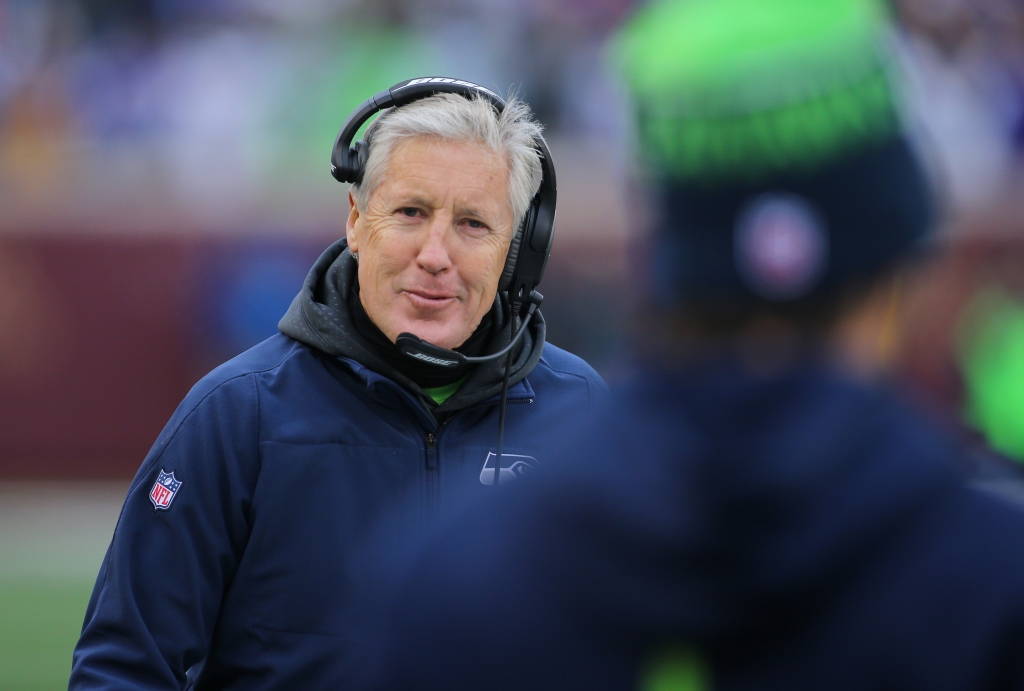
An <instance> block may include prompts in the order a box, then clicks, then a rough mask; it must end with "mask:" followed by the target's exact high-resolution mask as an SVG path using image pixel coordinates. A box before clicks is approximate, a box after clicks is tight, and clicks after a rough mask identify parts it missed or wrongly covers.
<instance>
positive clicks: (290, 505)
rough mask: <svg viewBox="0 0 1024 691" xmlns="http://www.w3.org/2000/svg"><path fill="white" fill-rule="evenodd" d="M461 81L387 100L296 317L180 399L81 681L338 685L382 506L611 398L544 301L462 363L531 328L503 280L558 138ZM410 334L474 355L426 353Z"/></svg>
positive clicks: (412, 499)
mask: <svg viewBox="0 0 1024 691" xmlns="http://www.w3.org/2000/svg"><path fill="white" fill-rule="evenodd" d="M416 81H419V80H416ZM447 82H451V80H447ZM470 86H471V85H470ZM464 91H465V93H462V94H452V93H441V94H434V95H429V94H427V95H424V96H422V97H420V98H417V99H416V100H414V101H413V102H411V103H407V104H404V105H401V107H394V108H389V109H387V110H386V111H385V112H384V114H383V115H381V116H380V117H378V118H377V120H376V121H375V122H374V123H373V124H372V125H371V127H370V128H369V130H368V132H367V138H366V141H367V142H369V144H368V145H367V144H363V145H360V146H359V147H357V149H358V151H361V152H362V154H363V155H366V158H365V161H360V162H359V163H360V165H361V169H360V170H359V171H358V174H357V175H355V176H354V177H355V178H356V179H357V180H358V182H357V184H355V185H354V186H353V187H352V190H351V191H350V194H349V202H350V206H351V211H350V213H349V217H348V224H347V229H346V232H347V240H342V241H340V242H338V243H337V244H335V245H334V246H332V247H330V248H329V249H328V250H327V251H326V252H325V253H324V254H323V256H321V257H320V259H319V260H318V261H317V262H316V264H315V265H314V267H313V269H312V270H311V272H310V274H309V276H308V278H307V279H306V282H305V285H304V286H303V289H302V291H301V292H300V294H299V295H298V296H297V297H296V299H295V301H294V303H293V304H292V307H291V309H290V310H289V311H288V313H287V314H286V315H285V317H284V319H283V320H282V321H281V331H282V333H281V334H279V335H276V336H274V337H272V338H270V339H268V340H267V341H264V342H263V343H261V344H260V345H258V346H256V347H255V348H253V349H252V350H250V351H248V352H246V353H244V354H242V355H240V356H239V357H237V358H235V359H233V360H231V361H230V362H228V363H227V364H225V365H223V366H221V367H220V368H218V369H216V370H214V372H212V373H211V374H210V375H208V376H207V377H206V378H204V379H203V380H202V381H201V382H200V383H199V384H197V385H196V387H195V388H194V389H193V390H192V392H191V393H190V394H189V395H188V396H187V398H186V399H185V401H184V402H183V403H182V405H181V406H180V407H179V409H178V410H177V412H176V413H175V414H174V416H173V417H172V418H171V421H170V423H169V424H168V425H167V427H166V429H165V430H164V432H163V433H162V434H161V435H160V437H159V439H158V440H157V442H156V444H155V445H154V447H153V449H152V451H151V452H150V454H149V456H148V457H147V458H146V460H145V462H144V463H143V465H142V468H141V469H140V470H139V473H138V475H137V476H136V478H135V481H134V482H133V483H132V486H131V489H130V490H129V493H128V498H127V501H126V503H125V506H124V509H123V511H122V514H121V518H120V521H119V523H118V526H117V530H116V532H115V534H114V539H113V542H112V543H111V546H110V549H109V551H108V553H107V557H106V559H105V560H104V563H103V566H102V569H101V571H100V574H99V578H98V580H97V584H96V589H95V591H94V593H93V596H92V600H91V602H90V603H89V608H88V612H87V614H86V620H85V626H84V629H83V631H82V637H81V639H80V641H79V643H78V647H77V649H76V651H75V658H74V666H73V671H72V675H71V684H70V686H71V688H72V689H129V688H130V689H138V688H146V689H176V690H178V689H181V688H182V687H183V686H185V685H186V684H187V683H190V684H194V687H195V688H196V689H207V688H232V689H319V688H340V684H341V683H342V679H341V678H340V672H339V667H338V664H339V660H340V659H341V658H342V657H343V653H344V650H345V648H346V640H345V637H344V635H345V634H344V632H345V630H346V629H345V622H344V621H343V620H342V619H343V618H342V616H341V612H342V609H343V605H344V604H345V599H346V595H347V593H348V592H349V591H348V587H347V584H348V575H347V573H348V572H347V568H348V567H347V566H346V560H347V558H348V557H349V556H350V555H351V553H352V551H353V549H354V546H355V544H356V543H357V542H358V541H359V540H360V538H361V537H363V536H365V535H366V533H367V532H368V531H369V530H370V528H371V526H373V525H374V524H375V523H376V522H377V521H378V519H380V518H381V517H382V516H383V515H384V514H391V515H393V516H398V517H400V518H401V519H404V520H405V521H408V522H415V521H418V520H422V519H423V518H424V517H426V516H428V515H429V514H431V513H433V512H435V511H437V509H438V508H439V506H440V505H441V504H442V503H443V501H444V497H445V495H446V493H447V492H448V491H450V490H454V489H459V490H460V491H465V490H466V489H467V488H472V487H476V488H477V490H478V491H481V492H482V491H495V490H493V489H491V488H485V485H491V484H493V482H494V479H495V478H496V477H499V478H500V479H501V480H506V479H515V478H517V477H518V475H520V474H522V471H524V470H526V469H529V468H533V467H535V466H537V465H544V464H545V463H546V462H548V461H549V459H548V458H546V456H545V445H546V439H548V438H549V437H550V436H551V435H553V434H554V432H555V431H556V430H558V429H560V428H564V427H565V426H566V425H567V424H568V423H571V422H572V421H573V420H576V419H578V418H579V417H580V416H582V415H584V414H585V413H586V411H587V410H588V409H589V408H590V407H591V405H592V404H593V403H594V399H595V397H597V396H600V395H602V392H603V391H604V390H605V388H604V384H603V383H602V382H601V380H600V378H599V377H598V376H597V374H596V373H595V372H594V371H593V370H592V369H591V368H590V367H589V366H587V365H586V363H584V362H583V361H582V360H580V359H579V358H577V357H574V356H572V355H570V354H568V353H566V352H564V351H562V350H559V349H558V348H555V347H553V346H551V345H547V346H546V347H545V344H544V321H543V318H542V317H541V315H540V314H539V312H538V313H536V314H534V315H533V317H532V320H531V321H530V322H529V323H528V324H526V326H527V327H528V328H526V329H525V330H524V331H523V333H522V334H521V335H520V338H519V341H518V342H517V343H516V345H515V347H513V348H512V349H511V351H510V355H509V356H508V358H507V359H506V357H504V356H502V357H498V358H492V359H489V360H488V359H485V360H483V361H478V362H470V361H463V359H462V358H463V357H465V358H474V357H476V358H486V356H488V355H491V354H495V353H499V352H500V351H502V350H503V349H504V348H505V347H506V346H508V345H509V344H510V342H511V340H512V337H513V334H514V333H515V332H516V331H517V329H516V328H515V327H517V324H516V323H515V322H516V321H517V320H516V317H515V315H514V313H513V311H512V310H510V309H509V296H508V294H507V292H508V291H507V290H499V287H505V286H506V285H507V281H506V280H503V276H504V274H505V273H506V272H507V271H508V267H507V266H506V264H507V263H508V261H509V260H508V259H507V256H508V255H509V249H510V246H513V247H517V245H513V244H512V243H513V239H514V237H515V236H516V234H517V233H521V232H523V228H524V227H528V226H529V223H531V222H533V221H535V220H536V219H534V218H533V216H535V214H533V213H531V209H533V210H534V211H535V210H536V198H535V197H534V188H535V187H536V185H537V178H538V177H539V173H540V170H541V166H540V156H541V151H542V150H544V149H543V140H541V139H540V128H539V126H538V125H537V124H536V123H535V122H534V121H533V120H532V119H531V115H530V112H529V109H528V108H527V106H525V105H524V104H523V103H521V102H516V101H510V102H509V103H508V104H504V107H503V108H502V107H501V106H502V105H503V104H502V103H501V102H500V99H499V100H496V97H495V98H484V97H483V94H480V95H474V94H476V93H477V92H475V91H474V90H473V89H467V90H464ZM491 96H493V94H491ZM353 151H356V149H354V150H353ZM548 163H550V162H548ZM531 205H533V206H531ZM524 218H525V219H526V220H525V221H524ZM518 240H521V238H516V241H517V243H518ZM545 256H546V255H545ZM512 259H513V260H514V259H515V257H512ZM536 278H539V274H538V275H537V276H536ZM513 285H514V284H513ZM514 297H515V296H514ZM524 322H525V319H524ZM403 333H409V334H413V335H415V336H416V337H418V338H420V339H423V341H426V342H429V343H430V344H432V345H433V346H435V347H436V350H440V349H455V350H456V351H457V352H458V353H460V354H461V357H455V358H454V359H453V362H458V363H459V364H457V365H456V366H444V365H441V364H437V362H436V360H437V358H432V357H427V358H426V359H425V360H424V359H417V358H416V357H411V356H410V355H409V354H407V353H406V352H403V351H402V350H400V349H399V348H398V346H396V345H395V342H396V341H397V340H398V337H399V335H400V334H403ZM441 352H445V351H443V350H441ZM506 366H508V368H509V371H508V377H507V383H506V384H505V385H506V387H507V395H506V396H504V398H505V400H507V403H508V411H507V420H506V421H505V435H504V436H505V438H504V446H505V449H504V451H505V453H504V457H503V458H502V459H501V460H500V462H497V461H496V453H500V452H499V451H498V449H497V433H498V408H499V403H500V402H501V400H502V398H503V396H502V395H500V394H501V392H502V384H503V380H504V379H505V377H506ZM499 465H500V467H499ZM499 470H501V471H502V472H500V474H499V472H498V471H499ZM522 481H523V480H516V482H522Z"/></svg>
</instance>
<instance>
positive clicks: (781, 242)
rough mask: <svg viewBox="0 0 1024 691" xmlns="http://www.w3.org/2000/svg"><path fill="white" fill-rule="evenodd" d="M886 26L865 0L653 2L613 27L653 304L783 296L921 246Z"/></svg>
mask: <svg viewBox="0 0 1024 691" xmlns="http://www.w3.org/2000/svg"><path fill="white" fill-rule="evenodd" d="M887 20H888V17H887V15H886V12H885V9H884V7H883V5H882V4H881V3H880V2H875V1H874V0H654V2H651V3H649V4H647V5H645V6H644V7H643V8H642V9H641V10H640V11H639V12H638V13H637V14H636V15H635V16H634V17H633V18H632V19H631V20H630V22H629V23H628V24H627V25H626V26H625V27H624V28H623V30H622V31H621V33H620V35H619V36H618V37H617V39H616V43H615V46H614V48H615V55H616V56H617V59H618V62H619V64H620V66H621V69H622V71H623V74H624V76H625V78H626V81H627V83H628V85H629V88H630V90H631V92H632V96H633V100H634V104H635V108H636V115H637V126H638V133H639V140H640V144H641V153H642V156H643V159H644V162H645V165H646V167H647V169H648V170H649V172H650V174H651V177H652V182H653V186H654V189H655V193H656V199H657V210H656V211H657V214H656V217H657V222H656V223H657V228H656V240H655V243H656V252H655V253H654V257H655V262H656V265H655V267H654V269H655V275H656V277H657V283H658V286H659V292H661V293H662V294H663V297H665V298H667V299H669V300H670V301H675V300H678V299H679V298H693V297H723V296H735V297H740V298H753V299H756V300H767V301H770V302H776V303H779V302H783V303H785V302H793V301H796V300H800V299H803V298H806V297H811V296H816V295H822V294H826V293H829V292H831V291H833V290H834V289H836V288H839V287H842V286H844V285H846V284H848V283H849V282H850V281H852V280H856V279H862V278H868V277H870V276H871V275H873V274H875V273H877V272H878V271H880V270H881V269H883V268H885V267H886V266H887V265H889V264H891V263H892V262H893V261H895V260H897V259H899V258H900V257H903V256H905V255H906V254H908V253H909V252H911V251H913V250H914V248H916V247H917V246H919V245H920V244H921V240H922V238H923V237H924V236H925V235H926V234H927V233H928V231H929V230H930V228H931V226H932V224H933V213H932V204H931V194H930V190H929V187H928V184H927V180H926V178H925V175H924V174H923V171H922V169H921V166H920V164H919V162H918V160H917V158H916V157H915V155H914V153H913V151H912V150H911V147H910V146H909V144H908V141H907V139H906V137H905V135H904V131H903V128H902V126H901V123H900V118H899V116H898V111H897V107H896V103H895V99H894V94H893V88H892V84H891V78H890V74H889V70H888V65H887V59H886V51H885V50H884V41H885V31H886V30H887V26H888V23H887Z"/></svg>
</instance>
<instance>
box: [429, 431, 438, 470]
mask: <svg viewBox="0 0 1024 691" xmlns="http://www.w3.org/2000/svg"><path fill="white" fill-rule="evenodd" d="M435 468H437V439H436V438H435V437H434V435H433V434H427V469H428V470H434V469H435Z"/></svg>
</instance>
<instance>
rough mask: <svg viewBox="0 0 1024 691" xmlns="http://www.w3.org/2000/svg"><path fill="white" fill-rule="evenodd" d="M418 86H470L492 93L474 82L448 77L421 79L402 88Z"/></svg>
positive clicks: (414, 80)
mask: <svg viewBox="0 0 1024 691" xmlns="http://www.w3.org/2000/svg"><path fill="white" fill-rule="evenodd" d="M417 84H456V85H457V86H468V87H469V88H471V89H480V90H481V91H490V89H485V88H484V87H482V86H480V85H479V84H474V83H473V82H464V81H462V80H461V79H449V78H448V77H421V78H420V79H413V80H412V81H410V82H409V83H408V84H406V85H405V86H403V87H402V88H403V89H404V88H405V87H406V86H416V85H417Z"/></svg>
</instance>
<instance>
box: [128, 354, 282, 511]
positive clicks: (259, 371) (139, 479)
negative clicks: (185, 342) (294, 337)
mask: <svg viewBox="0 0 1024 691" xmlns="http://www.w3.org/2000/svg"><path fill="white" fill-rule="evenodd" d="M296 345H297V342H296V344H292V346H291V347H290V348H289V351H288V353H287V354H285V356H284V357H282V358H281V360H280V361H279V362H277V363H275V364H273V365H270V366H268V367H263V368H261V369H254V370H250V371H248V372H240V373H239V374H236V375H233V376H231V377H228V378H227V379H225V380H224V381H221V382H218V383H217V385H216V386H214V387H213V388H212V389H210V390H209V391H207V392H206V393H205V394H203V397H202V398H200V399H199V400H198V401H196V402H195V404H194V405H193V406H192V407H191V408H189V410H188V412H186V413H185V414H184V415H183V416H182V418H181V420H180V421H179V422H178V424H177V425H176V426H175V427H174V431H172V432H171V433H170V434H169V435H168V437H167V442H166V443H165V444H164V446H163V448H162V449H160V451H159V453H157V455H156V456H154V457H153V459H152V460H151V461H150V462H149V463H147V464H145V465H144V466H143V469H144V470H147V471H148V470H149V469H151V468H152V467H153V466H155V465H157V463H159V461H160V459H161V458H163V456H164V453H165V452H166V451H167V449H168V447H170V445H171V442H173V441H174V439H175V437H177V436H178V432H180V431H181V428H182V426H183V425H184V424H185V423H186V422H187V421H188V420H189V418H191V417H192V415H193V414H194V413H195V412H196V410H198V409H199V406H201V405H202V404H203V403H205V402H206V399H208V398H209V397H210V396H212V395H213V394H215V393H217V391H219V390H220V389H221V388H222V387H224V386H227V385H228V384H230V383H231V382H234V381H236V380H238V379H242V378H243V377H251V378H252V382H253V389H254V391H255V392H256V407H257V420H256V425H257V433H258V430H259V418H258V412H259V393H258V391H259V385H258V384H256V375H257V374H263V373H264V372H269V371H271V370H273V369H277V368H278V367H280V366H281V365H283V364H284V363H285V361H286V360H288V359H289V358H291V357H292V356H293V355H294V354H295V350H296ZM257 441H258V439H257ZM145 475H146V473H145V472H139V474H138V476H137V479H136V481H135V482H133V483H132V485H131V487H129V488H128V494H131V493H132V492H134V491H135V488H136V487H138V486H139V483H140V482H142V478H143V477H144V476H145Z"/></svg>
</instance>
